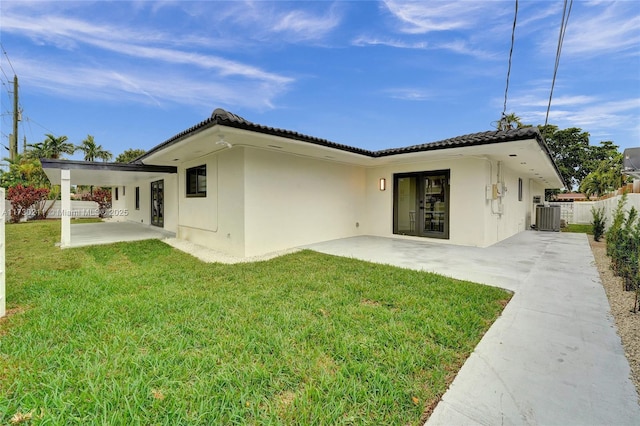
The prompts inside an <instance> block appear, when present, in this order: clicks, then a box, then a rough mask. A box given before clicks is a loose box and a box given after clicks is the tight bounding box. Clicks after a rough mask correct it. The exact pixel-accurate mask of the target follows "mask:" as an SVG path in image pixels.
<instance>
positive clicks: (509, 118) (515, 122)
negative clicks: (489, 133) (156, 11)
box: [498, 112, 531, 130]
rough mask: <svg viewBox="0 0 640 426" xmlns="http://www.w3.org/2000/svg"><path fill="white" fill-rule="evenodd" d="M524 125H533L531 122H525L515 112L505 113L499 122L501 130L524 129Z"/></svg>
mask: <svg viewBox="0 0 640 426" xmlns="http://www.w3.org/2000/svg"><path fill="white" fill-rule="evenodd" d="M523 127H531V125H530V124H524V123H522V121H521V120H520V117H518V116H517V115H516V114H515V113H513V112H511V113H509V114H506V115H503V116H502V119H501V120H500V121H499V122H498V128H499V129H500V130H511V129H522V128H523Z"/></svg>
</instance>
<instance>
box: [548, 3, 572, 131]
mask: <svg viewBox="0 0 640 426" xmlns="http://www.w3.org/2000/svg"><path fill="white" fill-rule="evenodd" d="M572 6H573V0H570V1H569V9H568V10H567V0H564V9H563V10H562V21H561V22H560V34H559V35H558V48H557V49H556V63H555V65H554V67H553V79H552V80H551V91H550V92H549V103H548V104H547V114H546V117H545V119H544V126H545V129H546V128H547V123H549V111H550V110H551V99H552V98H553V89H554V87H555V85H556V75H557V74H558V67H559V65H560V54H561V53H562V43H563V42H564V35H565V33H566V31H567V24H568V23H569V15H571V8H572Z"/></svg>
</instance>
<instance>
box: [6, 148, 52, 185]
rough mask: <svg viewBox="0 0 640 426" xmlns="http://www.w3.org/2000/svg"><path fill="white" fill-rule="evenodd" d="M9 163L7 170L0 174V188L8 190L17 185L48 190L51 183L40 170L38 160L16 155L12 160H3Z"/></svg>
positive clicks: (40, 166)
mask: <svg viewBox="0 0 640 426" xmlns="http://www.w3.org/2000/svg"><path fill="white" fill-rule="evenodd" d="M4 160H5V161H7V162H8V163H9V170H8V171H6V172H4V171H3V172H0V186H2V187H3V188H10V187H12V186H16V185H18V184H22V185H24V186H34V187H36V188H42V187H44V188H49V187H50V186H51V183H50V182H49V179H48V178H47V175H46V174H45V173H44V170H43V169H42V165H41V164H40V160H38V159H37V158H33V157H32V156H29V155H18V156H16V158H14V159H13V160H10V159H7V158H5V159H4Z"/></svg>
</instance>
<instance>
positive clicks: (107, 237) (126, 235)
mask: <svg viewBox="0 0 640 426" xmlns="http://www.w3.org/2000/svg"><path fill="white" fill-rule="evenodd" d="M175 236H176V235H175V233H173V232H169V231H166V230H164V229H162V228H158V227H154V226H150V225H142V224H139V223H134V222H109V221H107V222H100V223H75V224H72V225H71V242H70V245H69V247H84V246H93V245H99V244H112V243H118V242H121V241H139V240H152V239H154V240H164V239H166V238H174V237H175Z"/></svg>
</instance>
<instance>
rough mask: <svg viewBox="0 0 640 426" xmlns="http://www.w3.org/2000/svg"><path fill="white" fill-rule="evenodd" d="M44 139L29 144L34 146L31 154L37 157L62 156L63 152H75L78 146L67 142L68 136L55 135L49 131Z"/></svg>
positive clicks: (56, 157) (54, 157)
mask: <svg viewBox="0 0 640 426" xmlns="http://www.w3.org/2000/svg"><path fill="white" fill-rule="evenodd" d="M45 136H46V137H47V138H46V139H45V140H44V141H42V142H38V143H35V144H30V145H28V146H29V147H31V148H32V150H31V152H30V155H31V156H32V157H35V158H53V159H58V158H60V155H61V154H73V153H74V152H76V150H77V148H76V146H75V145H74V144H72V143H70V142H67V140H68V139H69V138H67V137H66V136H59V137H55V136H54V135H52V134H50V133H47V134H45Z"/></svg>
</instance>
